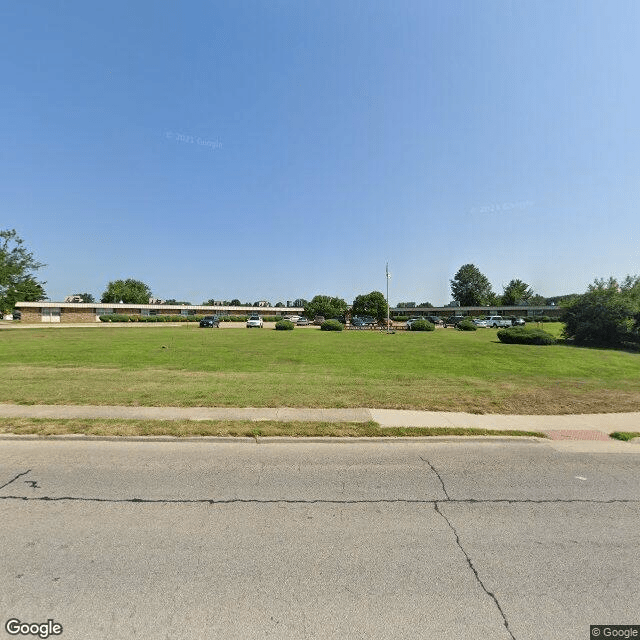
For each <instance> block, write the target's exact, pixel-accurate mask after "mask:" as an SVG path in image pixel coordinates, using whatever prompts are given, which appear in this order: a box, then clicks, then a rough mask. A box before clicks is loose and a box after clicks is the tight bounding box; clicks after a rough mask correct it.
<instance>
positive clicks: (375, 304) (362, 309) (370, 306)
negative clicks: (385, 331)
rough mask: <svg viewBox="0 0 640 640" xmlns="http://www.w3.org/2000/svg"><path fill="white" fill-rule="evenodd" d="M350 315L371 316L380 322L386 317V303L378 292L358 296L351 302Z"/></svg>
mask: <svg viewBox="0 0 640 640" xmlns="http://www.w3.org/2000/svg"><path fill="white" fill-rule="evenodd" d="M351 313H352V314H353V315H354V316H373V317H374V318H376V319H377V320H378V321H380V322H382V321H383V320H385V319H386V317H387V301H386V299H385V297H384V294H383V293H380V291H372V292H371V293H367V294H366V295H360V296H358V297H357V298H356V299H355V300H354V301H353V307H352V309H351Z"/></svg>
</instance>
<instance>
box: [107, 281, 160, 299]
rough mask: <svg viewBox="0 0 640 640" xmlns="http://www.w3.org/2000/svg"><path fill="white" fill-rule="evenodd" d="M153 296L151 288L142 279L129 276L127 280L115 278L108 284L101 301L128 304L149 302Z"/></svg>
mask: <svg viewBox="0 0 640 640" xmlns="http://www.w3.org/2000/svg"><path fill="white" fill-rule="evenodd" d="M151 297H152V293H151V289H150V288H149V287H148V285H146V284H145V283H144V282H141V281H140V280H133V279H132V278H127V279H126V280H114V281H112V282H110V283H109V284H108V285H107V288H106V290H105V292H104V293H103V294H102V298H101V299H100V301H101V302H110V303H118V302H125V303H127V304H149V298H151Z"/></svg>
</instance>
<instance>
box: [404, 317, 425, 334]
mask: <svg viewBox="0 0 640 640" xmlns="http://www.w3.org/2000/svg"><path fill="white" fill-rule="evenodd" d="M424 319H425V318H423V317H422V316H414V317H413V318H409V319H408V320H407V331H411V325H412V324H413V323H414V322H417V321H418V320H424Z"/></svg>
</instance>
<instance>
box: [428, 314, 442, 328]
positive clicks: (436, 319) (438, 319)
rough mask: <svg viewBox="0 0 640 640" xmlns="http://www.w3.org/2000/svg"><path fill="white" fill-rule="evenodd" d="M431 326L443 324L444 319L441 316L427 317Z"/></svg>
mask: <svg viewBox="0 0 640 640" xmlns="http://www.w3.org/2000/svg"><path fill="white" fill-rule="evenodd" d="M426 319H427V320H428V321H429V322H430V323H431V324H435V325H436V326H438V325H440V324H442V318H441V317H440V316H427V318H426Z"/></svg>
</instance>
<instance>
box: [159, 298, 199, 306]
mask: <svg viewBox="0 0 640 640" xmlns="http://www.w3.org/2000/svg"><path fill="white" fill-rule="evenodd" d="M162 304H172V305H176V304H186V305H190V304H191V303H190V302H187V301H186V300H176V299H175V298H169V300H165V301H164V302H163V303H162ZM205 304H207V303H206V302H205Z"/></svg>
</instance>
